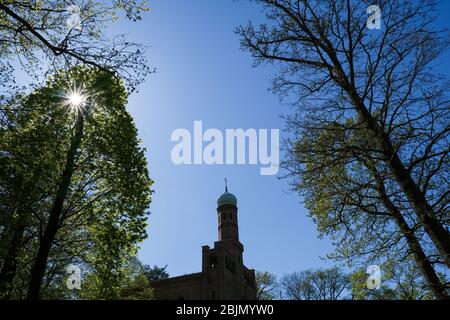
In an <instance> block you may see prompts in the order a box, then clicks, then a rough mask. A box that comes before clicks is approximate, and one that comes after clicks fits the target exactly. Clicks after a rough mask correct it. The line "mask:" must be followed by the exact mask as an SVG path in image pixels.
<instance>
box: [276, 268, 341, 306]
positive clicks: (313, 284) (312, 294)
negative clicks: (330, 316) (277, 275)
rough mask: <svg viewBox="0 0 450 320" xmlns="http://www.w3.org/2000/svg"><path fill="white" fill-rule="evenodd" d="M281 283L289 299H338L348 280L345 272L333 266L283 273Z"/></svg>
mask: <svg viewBox="0 0 450 320" xmlns="http://www.w3.org/2000/svg"><path fill="white" fill-rule="evenodd" d="M281 285H282V287H283V292H284V296H285V297H286V298H287V299H289V300H338V299H339V298H341V297H342V295H343V294H344V293H345V290H346V289H348V288H349V285H350V282H349V277H348V276H347V275H346V274H344V273H343V272H342V271H341V270H340V269H339V268H337V267H334V268H330V269H318V270H305V271H302V272H294V273H291V274H288V275H285V276H284V277H283V278H282V280H281Z"/></svg>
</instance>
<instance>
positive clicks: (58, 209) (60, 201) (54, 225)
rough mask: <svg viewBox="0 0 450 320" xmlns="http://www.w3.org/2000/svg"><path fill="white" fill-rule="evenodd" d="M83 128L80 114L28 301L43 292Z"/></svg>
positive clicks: (45, 232) (42, 241) (33, 273)
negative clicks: (46, 271) (46, 272)
mask: <svg viewBox="0 0 450 320" xmlns="http://www.w3.org/2000/svg"><path fill="white" fill-rule="evenodd" d="M83 126H84V118H83V114H82V113H79V114H78V116H77V120H76V124H75V134H74V136H73V137H72V139H71V142H70V148H69V151H68V153H67V158H66V164H65V167H64V171H63V173H62V176H61V180H60V183H59V186H58V190H57V192H56V197H55V200H54V202H53V205H52V208H51V210H50V215H49V218H48V222H47V227H46V228H45V231H44V235H43V236H42V238H41V241H40V243H39V250H38V254H37V256H36V260H35V263H34V265H33V268H32V269H31V275H30V282H29V284H28V291H27V296H26V299H27V300H37V299H39V293H40V290H41V285H42V280H43V278H44V274H45V270H46V267H47V260H48V256H49V253H50V249H51V246H52V243H53V240H54V238H55V235H56V233H57V232H58V229H59V225H60V218H61V214H62V211H63V206H64V201H65V200H66V197H67V192H68V190H69V186H70V182H71V179H72V175H73V170H74V165H75V157H76V154H77V151H78V148H79V147H80V144H81V140H82V138H83Z"/></svg>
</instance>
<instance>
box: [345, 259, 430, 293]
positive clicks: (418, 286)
mask: <svg viewBox="0 0 450 320" xmlns="http://www.w3.org/2000/svg"><path fill="white" fill-rule="evenodd" d="M380 267H381V269H382V271H383V272H382V274H381V283H380V288H379V289H368V288H367V284H366V281H367V276H368V275H367V274H366V273H365V272H366V271H365V270H362V269H360V270H357V271H355V272H353V273H352V274H351V276H350V278H351V283H352V298H353V299H355V300H430V299H432V298H433V292H432V291H431V290H430V288H429V287H428V285H427V282H426V281H424V279H423V276H422V274H421V273H420V272H419V271H418V268H417V267H416V266H415V262H414V260H413V259H409V260H407V261H406V262H404V263H403V264H401V265H399V264H398V263H397V261H396V260H388V261H386V262H385V263H384V264H383V265H382V266H380Z"/></svg>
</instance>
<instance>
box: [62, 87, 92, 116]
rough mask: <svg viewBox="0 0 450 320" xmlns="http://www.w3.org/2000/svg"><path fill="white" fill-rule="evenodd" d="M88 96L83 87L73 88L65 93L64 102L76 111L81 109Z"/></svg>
mask: <svg viewBox="0 0 450 320" xmlns="http://www.w3.org/2000/svg"><path fill="white" fill-rule="evenodd" d="M87 99H88V96H87V95H86V93H85V92H84V91H83V90H81V89H77V88H75V89H71V90H69V91H67V92H66V93H65V95H64V104H65V105H67V106H69V107H70V108H71V109H72V110H74V111H79V110H81V109H82V108H83V107H84V106H85V105H86V103H87Z"/></svg>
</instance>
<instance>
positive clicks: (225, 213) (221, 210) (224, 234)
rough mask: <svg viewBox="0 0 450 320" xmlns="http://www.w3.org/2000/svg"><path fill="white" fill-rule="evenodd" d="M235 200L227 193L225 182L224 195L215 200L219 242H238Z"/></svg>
mask: <svg viewBox="0 0 450 320" xmlns="http://www.w3.org/2000/svg"><path fill="white" fill-rule="evenodd" d="M237 211H238V208H237V199H236V197H235V196H234V195H233V194H232V193H229V192H228V186H227V185H226V182H225V193H223V194H222V195H221V196H220V197H219V199H217V218H218V225H219V241H221V240H236V241H239V227H238V216H237Z"/></svg>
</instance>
